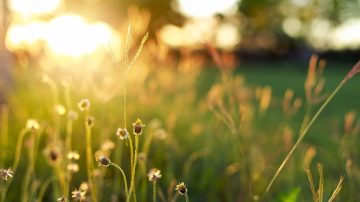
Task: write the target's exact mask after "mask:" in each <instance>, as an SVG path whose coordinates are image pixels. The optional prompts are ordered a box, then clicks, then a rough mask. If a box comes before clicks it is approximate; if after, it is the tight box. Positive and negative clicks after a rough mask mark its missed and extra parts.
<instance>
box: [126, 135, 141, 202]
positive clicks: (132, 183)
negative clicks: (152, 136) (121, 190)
mask: <svg viewBox="0 0 360 202" xmlns="http://www.w3.org/2000/svg"><path fill="white" fill-rule="evenodd" d="M130 139H131V138H129V140H130ZM138 147H139V136H138V135H135V155H134V164H133V165H132V172H131V182H130V190H129V196H128V198H127V200H126V201H127V202H130V198H131V194H132V193H133V190H135V170H136V164H137V153H138ZM134 194H135V193H134Z"/></svg>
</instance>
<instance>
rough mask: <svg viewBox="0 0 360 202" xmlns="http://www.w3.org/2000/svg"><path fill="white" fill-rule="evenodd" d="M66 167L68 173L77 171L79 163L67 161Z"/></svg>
mask: <svg viewBox="0 0 360 202" xmlns="http://www.w3.org/2000/svg"><path fill="white" fill-rule="evenodd" d="M66 168H67V170H68V171H69V172H70V173H77V172H78V171H79V165H78V164H77V163H69V164H68V165H67V167H66Z"/></svg>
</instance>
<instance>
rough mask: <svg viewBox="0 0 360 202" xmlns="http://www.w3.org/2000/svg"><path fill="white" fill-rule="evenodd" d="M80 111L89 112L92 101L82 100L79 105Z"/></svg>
mask: <svg viewBox="0 0 360 202" xmlns="http://www.w3.org/2000/svg"><path fill="white" fill-rule="evenodd" d="M78 107H79V109H80V111H87V110H89V108H90V101H89V100H88V99H82V100H80V102H79V103H78Z"/></svg>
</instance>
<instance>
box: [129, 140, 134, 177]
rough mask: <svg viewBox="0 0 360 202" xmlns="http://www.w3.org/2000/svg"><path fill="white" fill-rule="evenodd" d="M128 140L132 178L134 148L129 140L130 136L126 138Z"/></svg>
mask: <svg viewBox="0 0 360 202" xmlns="http://www.w3.org/2000/svg"><path fill="white" fill-rule="evenodd" d="M128 140H129V147H130V173H131V176H132V173H133V165H134V146H133V142H132V139H131V136H129V137H128Z"/></svg>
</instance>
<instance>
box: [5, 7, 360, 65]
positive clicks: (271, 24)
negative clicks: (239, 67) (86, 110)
mask: <svg viewBox="0 0 360 202" xmlns="http://www.w3.org/2000/svg"><path fill="white" fill-rule="evenodd" d="M1 8H2V10H1V11H2V12H1V22H2V23H1V33H2V34H1V44H5V47H6V49H7V50H10V51H12V52H23V53H27V54H31V55H33V56H39V55H41V54H48V53H49V52H52V53H56V54H64V55H70V56H81V55H87V54H91V53H94V52H95V51H96V50H97V49H99V47H101V46H106V45H107V44H108V43H111V44H116V43H118V41H119V40H120V38H121V33H123V32H121V30H122V29H123V27H124V25H127V24H128V22H129V21H130V22H132V24H133V29H134V32H135V34H138V35H141V34H142V33H143V32H145V31H150V33H151V35H150V37H151V38H154V39H156V40H158V41H161V42H162V43H165V44H166V45H168V46H169V47H170V48H171V49H173V50H181V49H184V48H187V49H190V50H202V49H203V43H204V41H208V42H210V43H212V44H214V46H216V47H217V48H220V49H222V50H224V51H229V52H234V53H236V55H237V57H242V59H247V58H253V57H255V58H261V59H274V58H278V57H281V58H282V59H284V58H296V59H303V60H307V59H308V57H309V56H310V55H311V53H314V52H317V53H321V54H324V55H326V56H329V58H330V57H331V58H334V57H335V58H336V59H338V60H345V61H348V60H351V59H354V58H355V59H356V56H358V54H359V52H358V50H359V47H360V37H359V36H360V31H359V30H360V20H359V18H360V14H359V12H358V11H359V9H360V5H359V1H358V0H348V1H346V2H343V1H340V0H259V1H251V0H225V1H221V2H220V1H216V0H213V1H196V2H193V1H190V0H172V1H161V0H154V1H148V0H135V1H126V0H123V1H115V0H106V1H97V0H86V1H85V0H84V1H76V2H74V1H66V0H49V1H46V3H43V2H41V1H37V0H32V1H23V0H6V1H5V0H3V1H2V5H1ZM75 28H76V29H75ZM85 33H86V34H85ZM2 46H3V45H2ZM80 47H81V48H80ZM2 48H4V47H2Z"/></svg>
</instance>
